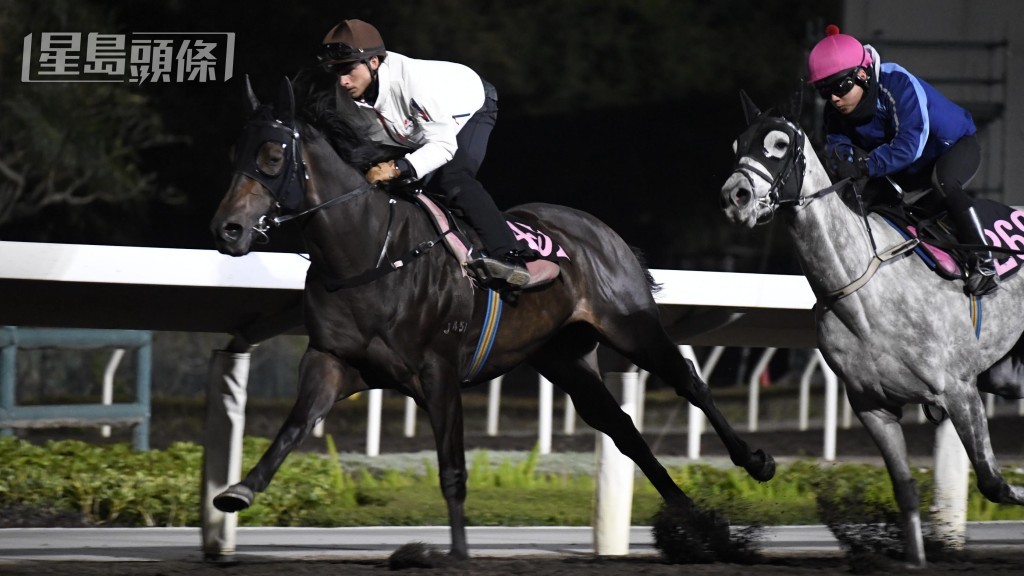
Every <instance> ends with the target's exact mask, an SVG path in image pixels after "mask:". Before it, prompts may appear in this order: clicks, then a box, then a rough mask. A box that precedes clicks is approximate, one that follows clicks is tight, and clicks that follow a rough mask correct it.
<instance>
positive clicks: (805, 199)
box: [733, 114, 920, 305]
mask: <svg viewBox="0 0 1024 576" xmlns="http://www.w3.org/2000/svg"><path fill="white" fill-rule="evenodd" d="M759 124H760V125H764V124H767V125H769V126H771V127H772V129H776V130H779V131H781V132H784V133H786V134H787V135H788V136H789V142H790V145H789V147H788V148H787V150H786V152H785V153H784V154H783V155H782V157H775V156H772V155H771V153H770V152H769V151H768V150H766V149H765V148H764V146H763V145H762V146H761V147H760V148H755V145H756V141H755V138H756V137H758V136H761V135H763V134H766V133H767V132H766V131H765V130H757V129H755V127H757V126H758V125H759ZM805 142H806V137H805V136H804V133H803V130H800V128H798V127H797V126H796V125H795V124H793V123H792V122H790V121H789V120H786V119H784V118H777V117H771V116H766V115H764V114H761V115H759V116H758V117H757V118H755V119H754V120H753V121H752V122H750V127H749V128H748V129H747V131H746V132H744V133H743V134H742V135H740V138H739V140H738V141H737V143H736V164H735V167H734V168H733V174H739V175H740V176H742V177H743V178H745V179H746V180H747V182H748V183H749V184H750V189H751V191H753V190H756V186H755V182H754V176H755V175H756V176H757V177H759V178H761V179H763V180H764V181H766V182H770V187H769V188H768V193H767V194H765V195H764V196H762V197H760V198H757V199H756V200H755V201H756V202H757V203H758V204H759V205H760V206H762V207H764V208H766V209H767V217H761V216H759V217H758V219H757V224H758V225H762V224H767V223H769V222H771V221H772V220H773V219H774V217H775V211H776V210H777V209H779V208H793V209H795V208H799V207H801V206H804V205H807V204H810V203H811V202H813V201H814V200H817V199H818V198H821V197H823V196H826V195H828V194H831V193H833V192H837V191H839V190H841V189H843V188H845V187H846V186H847V184H849V183H850V179H849V178H844V179H842V180H840V181H839V182H836V183H835V184H832V185H831V186H828V187H826V188H823V189H821V190H818V191H817V192H814V193H813V194H806V195H801V193H800V191H801V190H802V189H803V179H804V170H805V168H806V165H807V159H806V157H805V156H804V154H805V152H804V144H805ZM743 158H751V159H753V160H755V161H757V162H758V163H760V164H761V165H762V166H765V167H766V168H767V171H766V170H762V169H761V168H759V167H757V166H755V165H754V164H752V163H745V162H742V159H743ZM773 168H774V169H773ZM773 172H774V174H775V176H773V175H772V173H773ZM853 190H854V194H855V196H856V199H857V206H858V208H859V211H860V215H861V218H862V219H863V220H864V226H865V229H866V230H867V234H868V238H869V239H870V241H871V250H872V253H873V256H872V259H871V262H870V263H869V264H868V267H867V269H866V270H865V272H864V273H863V274H862V275H861V276H860V277H859V278H857V279H856V280H854V281H853V282H851V283H850V284H848V285H846V286H844V287H843V288H840V289H838V290H833V291H831V292H828V293H826V294H824V295H819V297H818V299H819V301H823V302H824V303H825V304H826V305H830V304H831V303H833V302H835V301H837V300H839V299H840V298H844V297H846V296H849V295H850V294H853V293H854V292H856V291H857V290H859V289H860V288H861V287H863V286H864V285H865V284H867V283H868V281H869V280H870V279H871V277H872V276H874V274H875V272H876V271H877V270H878V268H880V267H881V266H882V265H883V264H885V263H886V262H888V261H890V260H892V259H894V258H896V257H898V256H902V255H904V254H907V253H909V252H910V251H912V250H914V249H915V248H917V245H918V244H919V243H920V241H919V240H918V239H917V238H916V237H915V238H911V239H909V240H906V241H904V242H902V243H900V244H897V245H896V246H892V247H890V248H888V249H885V250H882V251H881V252H879V250H878V247H877V246H876V245H875V238H874V235H873V234H872V233H871V223H870V221H869V219H868V214H867V211H866V210H865V209H864V204H863V201H862V199H861V196H860V192H859V191H858V190H857V187H856V186H853Z"/></svg>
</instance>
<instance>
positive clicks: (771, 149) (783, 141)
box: [764, 130, 789, 159]
mask: <svg viewBox="0 0 1024 576" xmlns="http://www.w3.org/2000/svg"><path fill="white" fill-rule="evenodd" d="M787 150H789V134H786V133H785V132H783V131H781V130H772V131H771V132H769V133H768V134H766V135H765V137H764V155H765V157H766V158H780V159H781V158H783V157H785V156H786V151H787Z"/></svg>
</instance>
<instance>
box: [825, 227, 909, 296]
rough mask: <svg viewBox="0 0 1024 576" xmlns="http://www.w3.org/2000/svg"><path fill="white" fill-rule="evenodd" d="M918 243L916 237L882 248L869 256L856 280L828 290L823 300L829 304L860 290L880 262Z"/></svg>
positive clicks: (884, 261) (902, 253)
mask: <svg viewBox="0 0 1024 576" xmlns="http://www.w3.org/2000/svg"><path fill="white" fill-rule="evenodd" d="M920 243H921V241H920V240H918V239H917V238H911V239H909V240H907V241H905V242H903V243H901V244H897V245H896V246H893V247H892V248H889V249H888V250H883V251H882V252H881V253H880V254H877V253H876V254H875V255H874V256H873V257H872V258H871V262H870V263H869V264H868V269H867V270H865V271H864V273H863V274H861V276H860V278H857V279H856V280H854V281H853V282H851V283H850V284H848V285H847V286H845V287H843V288H840V289H839V290H835V291H833V292H829V293H828V294H826V295H825V298H824V300H826V303H828V304H831V303H833V302H835V301H836V300H839V299H841V298H845V297H847V296H849V295H850V294H853V293H854V292H856V291H857V290H860V289H861V288H863V287H864V285H865V284H867V283H868V281H869V280H871V277H872V276H874V275H875V272H877V271H878V269H879V268H881V267H882V264H885V263H886V262H888V261H889V260H892V259H893V258H896V257H897V256H903V255H904V254H907V253H909V252H911V251H912V250H914V249H915V248H917V245H918V244H920Z"/></svg>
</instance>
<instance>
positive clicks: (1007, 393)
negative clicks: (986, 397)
mask: <svg viewBox="0 0 1024 576" xmlns="http://www.w3.org/2000/svg"><path fill="white" fill-rule="evenodd" d="M1021 352H1022V351H1020V350H1018V349H1017V348H1014V350H1012V351H1011V352H1010V353H1009V354H1007V355H1006V356H1004V357H1003V358H1002V359H1001V360H1000V361H998V362H996V363H995V364H993V365H992V367H991V368H989V369H988V370H985V371H984V372H982V373H981V374H979V375H978V389H979V390H981V391H982V392H988V393H989V394H995V395H996V396H1000V397H1002V398H1006V399H1007V400H1020V399H1021V398H1024V358H1022V354H1021Z"/></svg>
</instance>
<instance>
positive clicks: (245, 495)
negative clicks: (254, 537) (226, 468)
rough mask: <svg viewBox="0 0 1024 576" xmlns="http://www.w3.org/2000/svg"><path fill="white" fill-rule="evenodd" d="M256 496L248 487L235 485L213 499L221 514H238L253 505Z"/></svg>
mask: <svg viewBox="0 0 1024 576" xmlns="http://www.w3.org/2000/svg"><path fill="white" fill-rule="evenodd" d="M255 497H256V496H255V495H254V494H253V493H252V490H250V489H249V487H248V486H243V485H242V484H235V485H234V486H229V487H228V489H227V490H225V491H223V492H221V493H220V494H218V495H216V496H214V497H213V505H214V507H216V508H217V510H220V511H221V512H238V511H239V510H245V509H246V508H248V507H249V506H251V505H252V501H253V499H254V498H255Z"/></svg>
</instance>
